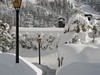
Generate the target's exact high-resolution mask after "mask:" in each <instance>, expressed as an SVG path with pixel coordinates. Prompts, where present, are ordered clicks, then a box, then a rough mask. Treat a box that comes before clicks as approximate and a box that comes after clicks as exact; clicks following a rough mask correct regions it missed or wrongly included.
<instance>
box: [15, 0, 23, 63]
mask: <svg viewBox="0 0 100 75" xmlns="http://www.w3.org/2000/svg"><path fill="white" fill-rule="evenodd" d="M21 2H22V0H13V6H14V8H15V11H16V63H19V10H20V7H21Z"/></svg>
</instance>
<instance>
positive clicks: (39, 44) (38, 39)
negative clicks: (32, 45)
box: [37, 35, 42, 65]
mask: <svg viewBox="0 0 100 75" xmlns="http://www.w3.org/2000/svg"><path fill="white" fill-rule="evenodd" d="M41 40H42V38H41V37H40V35H39V36H38V38H37V42H38V47H39V65H41V51H40V46H41Z"/></svg>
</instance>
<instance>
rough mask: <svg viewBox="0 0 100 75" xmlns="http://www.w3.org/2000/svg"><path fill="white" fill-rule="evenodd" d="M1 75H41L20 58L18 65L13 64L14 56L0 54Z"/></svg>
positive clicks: (37, 69)
mask: <svg viewBox="0 0 100 75" xmlns="http://www.w3.org/2000/svg"><path fill="white" fill-rule="evenodd" d="M0 74H1V75H42V70H41V69H39V68H38V67H36V66H35V65H33V64H31V63H29V62H28V61H26V60H25V59H23V58H22V57H20V63H19V64H16V63H15V55H13V54H4V53H0Z"/></svg>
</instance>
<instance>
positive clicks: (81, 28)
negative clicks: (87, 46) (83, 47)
mask: <svg viewBox="0 0 100 75" xmlns="http://www.w3.org/2000/svg"><path fill="white" fill-rule="evenodd" d="M90 29H92V25H91V24H90V22H89V21H88V19H87V17H85V16H84V13H83V12H82V11H80V10H79V11H77V12H76V13H75V14H73V15H72V17H71V18H70V19H69V21H68V24H67V25H66V26H65V29H64V35H65V37H66V38H68V37H69V36H70V38H69V39H67V41H66V40H65V42H67V43H75V42H77V41H79V40H80V42H81V43H88V40H89V36H88V33H89V30H90ZM69 33H73V34H71V35H70V34H69Z"/></svg>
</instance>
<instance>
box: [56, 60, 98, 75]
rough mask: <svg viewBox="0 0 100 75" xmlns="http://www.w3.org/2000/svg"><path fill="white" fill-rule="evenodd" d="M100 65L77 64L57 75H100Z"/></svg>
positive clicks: (64, 68) (59, 71) (67, 67)
mask: <svg viewBox="0 0 100 75" xmlns="http://www.w3.org/2000/svg"><path fill="white" fill-rule="evenodd" d="M99 74H100V64H98V63H97V64H90V63H82V62H81V63H80V62H75V63H72V64H70V65H68V66H64V67H62V68H60V69H59V70H58V72H57V73H56V75H99Z"/></svg>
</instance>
